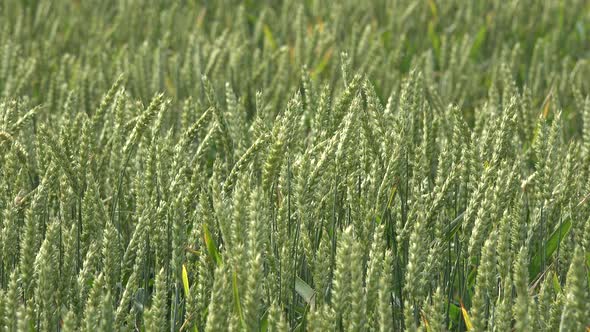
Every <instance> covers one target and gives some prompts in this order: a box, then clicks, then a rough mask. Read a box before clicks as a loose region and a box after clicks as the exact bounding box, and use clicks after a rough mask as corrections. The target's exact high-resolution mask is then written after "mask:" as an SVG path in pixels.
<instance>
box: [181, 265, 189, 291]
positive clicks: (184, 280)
mask: <svg viewBox="0 0 590 332" xmlns="http://www.w3.org/2000/svg"><path fill="white" fill-rule="evenodd" d="M182 286H184V296H186V297H188V292H189V285H188V272H186V266H185V265H184V264H182Z"/></svg>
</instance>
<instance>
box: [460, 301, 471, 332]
mask: <svg viewBox="0 0 590 332" xmlns="http://www.w3.org/2000/svg"><path fill="white" fill-rule="evenodd" d="M461 313H463V320H464V321H465V327H466V328H467V331H471V330H473V323H471V318H470V317H469V313H468V312H467V309H465V306H464V305H463V302H461Z"/></svg>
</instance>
